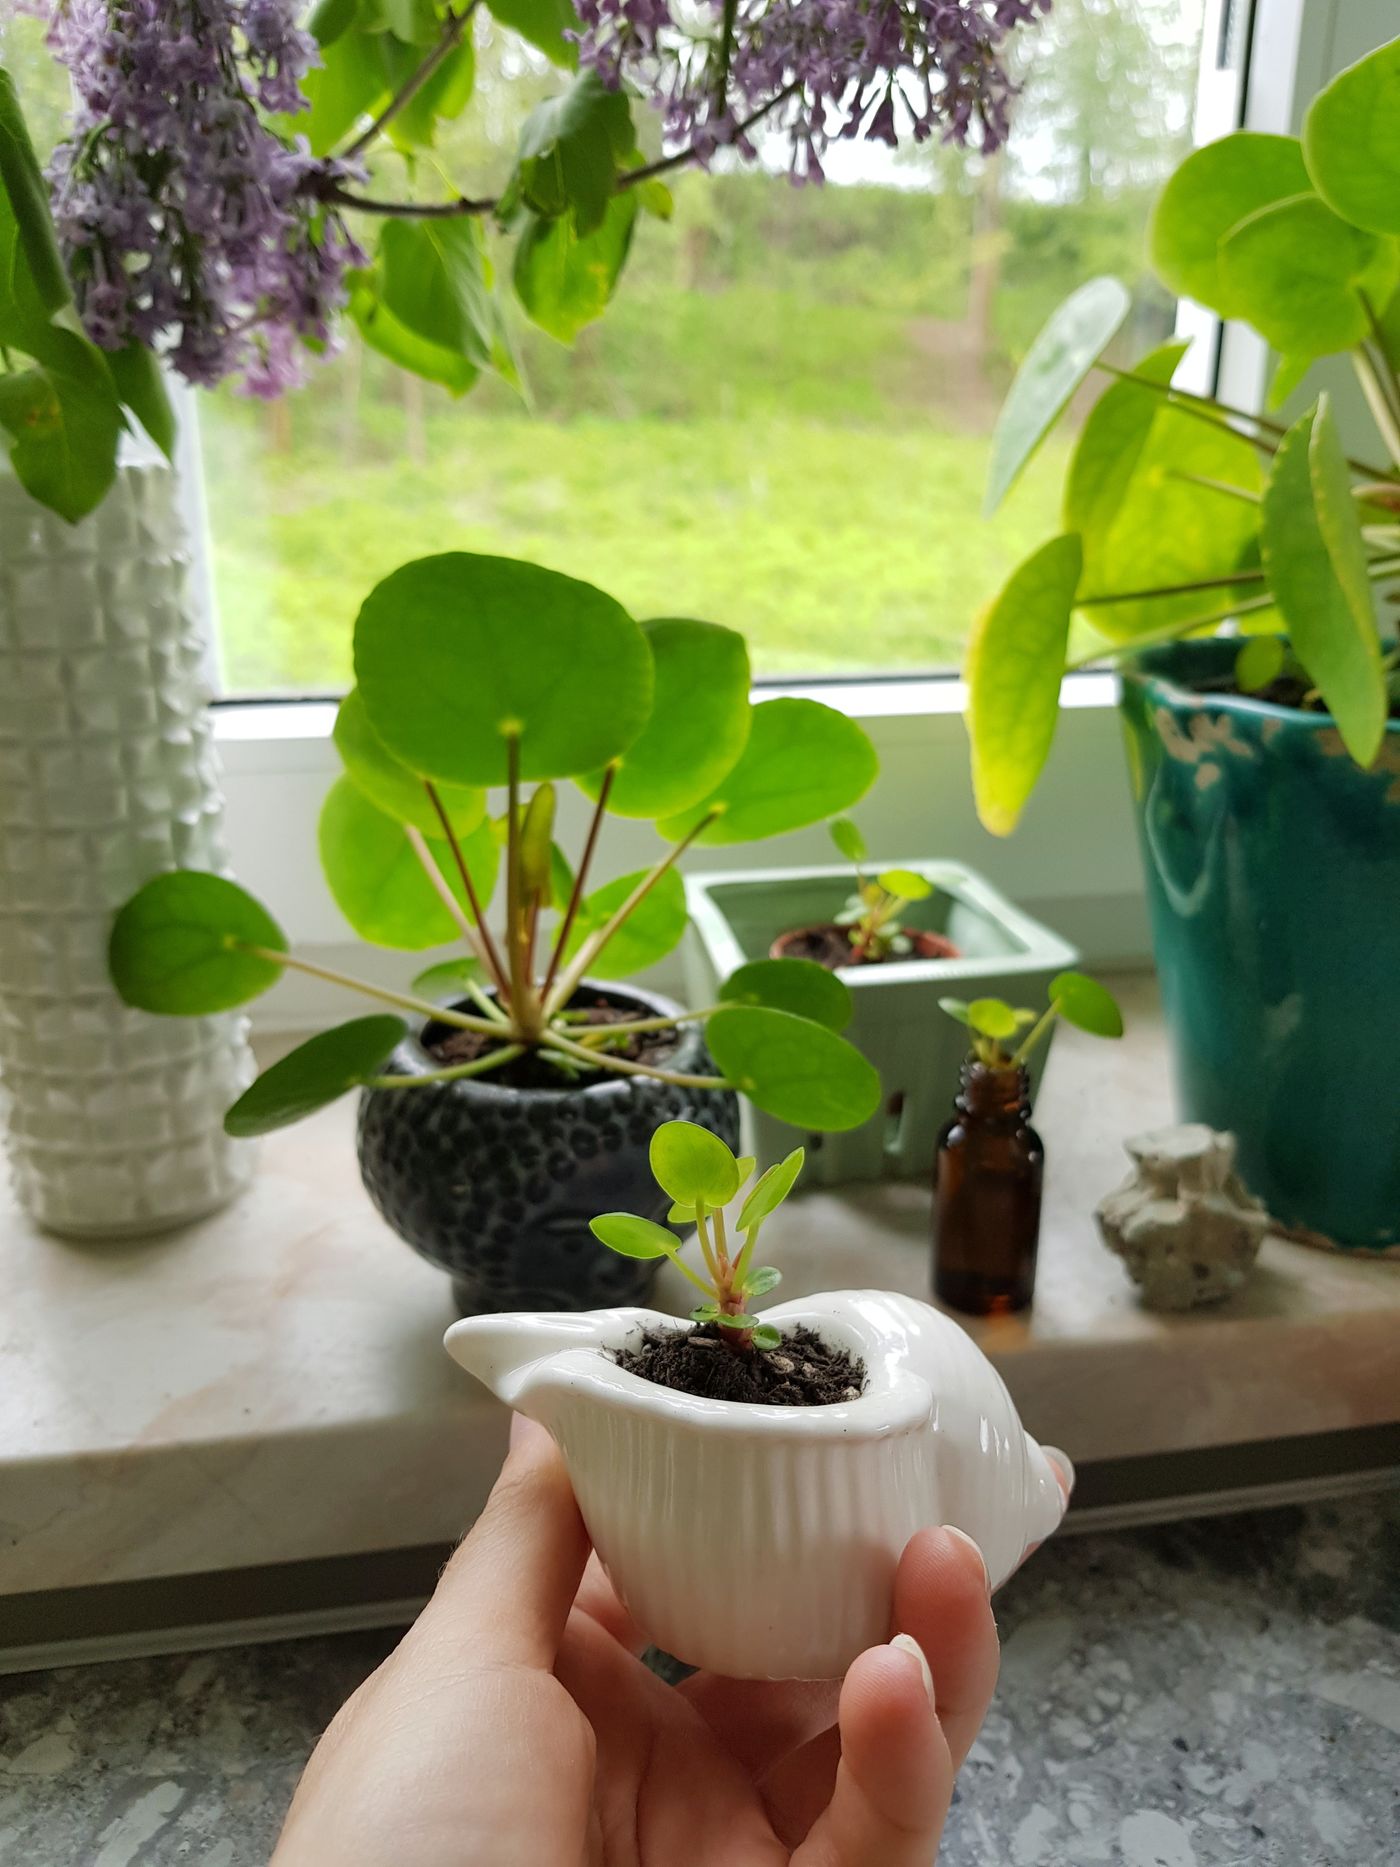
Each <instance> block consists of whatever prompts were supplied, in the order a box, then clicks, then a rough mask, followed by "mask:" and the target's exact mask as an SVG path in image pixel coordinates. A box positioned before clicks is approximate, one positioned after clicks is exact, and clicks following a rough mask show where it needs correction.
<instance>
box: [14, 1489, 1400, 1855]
mask: <svg viewBox="0 0 1400 1867" xmlns="http://www.w3.org/2000/svg"><path fill="white" fill-rule="evenodd" d="M997 1605H998V1618H999V1620H1000V1623H1001V1628H1002V1638H1003V1659H1002V1674H1001V1685H1000V1687H999V1689H998V1693H997V1698H996V1702H995V1704H994V1705H993V1708H992V1711H991V1714H990V1716H989V1718H988V1720H987V1723H986V1726H985V1727H984V1730H983V1733H982V1736H981V1738H980V1740H979V1741H978V1743H977V1745H976V1747H975V1749H974V1750H973V1752H972V1755H971V1758H970V1759H969V1762H968V1764H967V1767H966V1769H965V1770H964V1772H963V1775H962V1779H961V1783H960V1785H959V1791H958V1797H957V1801H956V1804H955V1806H954V1809H953V1814H952V1818H951V1821H950V1823H949V1827H948V1832H947V1835H946V1838H945V1842H944V1848H943V1853H942V1855H941V1856H940V1867H1088V1864H1089V1863H1095V1862H1108V1863H1121V1864H1122V1867H1237V1864H1242V1863H1249V1864H1250V1867H1256V1864H1257V1867H1394V1863H1396V1862H1397V1861H1400V1491H1395V1490H1391V1491H1386V1492H1382V1493H1373V1494H1371V1495H1369V1496H1362V1497H1354V1498H1350V1499H1347V1500H1344V1501H1341V1502H1337V1503H1331V1504H1318V1505H1314V1506H1310V1507H1308V1508H1306V1509H1294V1510H1281V1511H1270V1512H1261V1513H1257V1514H1253V1515H1247V1516H1237V1517H1222V1518H1213V1519H1208V1520H1204V1521H1199V1522H1195V1523H1186V1524H1175V1525H1169V1526H1165V1527H1159V1528H1155V1529H1144V1530H1135V1531H1131V1532H1124V1533H1119V1534H1092V1535H1083V1536H1073V1537H1064V1538H1062V1539H1061V1540H1060V1541H1059V1542H1057V1543H1054V1544H1052V1545H1051V1546H1050V1547H1049V1548H1047V1549H1046V1550H1044V1551H1042V1552H1041V1554H1040V1555H1039V1556H1037V1557H1036V1559H1035V1560H1034V1561H1033V1562H1032V1563H1031V1564H1030V1565H1029V1567H1028V1568H1027V1569H1026V1570H1025V1571H1023V1573H1022V1574H1021V1575H1020V1576H1018V1577H1017V1578H1016V1579H1015V1580H1014V1581H1013V1582H1012V1583H1011V1584H1010V1586H1009V1587H1008V1588H1007V1589H1006V1590H1005V1591H1004V1592H1003V1594H1002V1595H1000V1596H999V1597H998V1604H997ZM391 1644H392V1636H391V1635H388V1634H350V1635H342V1636H338V1637H335V1638H329V1639H316V1640H303V1641H291V1642H287V1643H284V1644H277V1645H268V1646H260V1647H247V1648H242V1649H232V1650H229V1651H224V1652H214V1653H202V1654H194V1655H183V1656H179V1657H175V1658H163V1659H147V1660H138V1661H130V1662H121V1663H115V1664H111V1665H104V1666H83V1667H74V1668H70V1669H67V1670H63V1671H58V1672H53V1673H43V1674H40V1673H30V1674H23V1675H19V1676H16V1677H12V1678H8V1679H0V1860H3V1861H5V1862H7V1863H10V1862H12V1863H15V1867H19V1864H20V1863H24V1867H174V1864H175V1863H191V1864H194V1863H198V1867H262V1864H263V1863H265V1862H266V1860H267V1857H268V1855H269V1853H270V1852H271V1849H272V1844H273V1841H274V1838H275V1836H276V1834H277V1830H278V1826H279V1823H280V1821H281V1818H282V1814H283V1811H284V1809H285V1808H286V1805H287V1802H288V1800H289V1798H290V1796H291V1792H292V1788H293V1786H294V1784H295V1782H296V1779H297V1776H298V1773H299V1771H300V1769H301V1766H302V1763H303V1761H304V1759H305V1757H306V1755H307V1753H308V1752H309V1750H310V1749H311V1746H312V1744H313V1742H314V1741H315V1738H316V1736H317V1734H318V1732H319V1731H320V1730H321V1729H322V1727H323V1726H324V1725H325V1724H326V1722H327V1720H328V1719H329V1718H330V1716H331V1715H332V1713H333V1712H334V1711H335V1709H336V1707H337V1706H338V1705H339V1704H340V1702H341V1701H342V1700H343V1699H344V1698H345V1697H346V1696H347V1695H348V1694H349V1693H350V1691H351V1690H352V1689H353V1688H354V1686H355V1685H356V1684H357V1683H358V1681H359V1680H360V1679H361V1678H362V1677H363V1676H364V1674H365V1673H366V1672H368V1671H369V1670H370V1669H371V1668H372V1667H373V1666H374V1665H375V1664H376V1663H377V1661H378V1660H379V1659H380V1657H381V1656H382V1655H383V1654H384V1652H385V1651H387V1649H388V1647H389V1646H390V1645H391ZM471 1867H490V1863H489V1862H486V1861H479V1862H473V1863H471ZM540 1867H550V1863H545V1862H542V1863H541V1864H540ZM676 1867H683V1864H682V1863H677V1864H676Z"/></svg>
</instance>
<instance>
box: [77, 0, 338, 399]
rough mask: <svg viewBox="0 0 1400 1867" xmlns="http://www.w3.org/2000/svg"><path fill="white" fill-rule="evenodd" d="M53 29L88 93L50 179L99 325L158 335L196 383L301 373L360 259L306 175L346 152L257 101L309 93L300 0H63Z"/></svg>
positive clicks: (284, 382)
mask: <svg viewBox="0 0 1400 1867" xmlns="http://www.w3.org/2000/svg"><path fill="white" fill-rule="evenodd" d="M49 43H50V45H51V46H52V48H53V50H54V52H55V54H56V55H57V57H58V58H59V60H60V61H61V62H62V63H63V64H64V65H65V66H66V67H67V68H68V71H69V72H70V74H71V75H72V78H73V82H74V86H75V89H76V91H77V95H78V105H77V113H76V120H75V124H74V131H73V135H72V136H71V137H70V138H69V140H68V141H67V142H65V143H64V144H62V145H61V147H60V148H59V150H58V151H57V153H56V155H55V157H54V163H53V168H52V170H51V181H52V183H53V189H54V211H55V219H56V222H57V225H58V229H59V234H60V237H61V239H62V241H63V244H64V247H65V249H66V252H67V255H68V259H69V266H70V271H71V274H72V278H73V286H74V292H75V294H76V297H77V301H78V307H79V310H80V311H81V313H82V317H83V322H84V324H85V326H86V327H87V330H88V332H89V334H90V335H91V336H92V338H93V339H94V341H95V342H97V343H98V344H101V345H102V346H103V347H104V348H105V349H108V350H116V349H120V348H122V347H123V346H124V345H125V344H127V343H130V342H131V341H133V340H135V341H137V342H139V343H142V344H145V345H148V346H152V347H157V348H160V349H162V350H163V351H165V352H166V353H167V354H168V355H169V358H170V360H171V362H172V363H173V364H174V365H175V367H176V368H177V369H178V370H179V371H180V373H181V374H182V375H184V376H185V377H187V378H188V379H189V380H190V381H191V382H194V383H200V384H205V385H212V384H214V383H217V382H220V381H222V380H223V379H224V378H225V377H227V376H241V378H242V384H243V387H244V388H245V389H247V390H248V391H249V392H250V393H252V394H254V395H261V396H274V395H278V394H280V393H281V392H282V391H283V390H284V389H286V388H289V387H291V386H293V385H294V384H295V383H297V382H298V381H299V380H300V373H301V370H300V364H301V357H302V354H303V345H304V343H305V342H306V341H310V342H313V343H317V344H325V343H327V342H329V341H330V338H331V332H332V323H333V320H334V317H335V313H336V312H337V310H338V309H339V308H340V306H341V304H342V303H343V301H344V276H345V272H346V269H347V268H348V267H350V266H355V265H363V264H364V263H365V262H364V255H363V254H362V253H361V251H360V250H359V248H358V247H357V245H356V244H355V242H354V240H353V239H352V238H351V237H350V235H349V233H348V231H347V230H346V228H345V225H344V223H343V221H342V220H341V219H340V217H339V215H338V214H336V213H334V212H330V211H328V210H327V209H326V208H325V207H323V206H321V205H320V204H319V202H318V200H317V198H316V197H317V192H318V191H317V189H316V188H314V187H312V186H310V185H309V183H310V182H311V181H312V180H313V179H314V180H316V181H317V182H324V181H330V182H335V181H338V180H341V179H344V178H345V177H346V176H347V174H348V171H347V170H346V168H345V166H344V165H343V164H334V163H331V164H327V163H325V162H323V161H320V160H318V159H317V158H315V157H313V156H312V155H311V153H310V151H309V148H308V147H307V144H306V141H305V138H298V139H297V140H296V142H295V143H291V144H289V143H288V142H286V141H284V140H283V139H282V138H280V137H279V136H277V135H275V134H274V133H273V131H272V130H271V129H270V128H268V126H267V125H266V124H265V123H264V122H263V120H262V118H261V117H260V115H259V112H260V111H266V112H269V113H274V112H278V113H288V114H289V113H291V112H293V111H296V110H300V109H302V108H303V107H304V100H303V98H302V95H301V91H300V88H299V81H300V79H301V78H302V77H303V76H304V74H305V73H306V72H307V70H308V69H309V68H310V67H311V66H312V65H313V64H314V63H315V62H316V59H317V52H316V46H315V42H314V41H313V40H312V39H311V37H310V36H309V35H308V34H307V33H305V32H303V31H302V30H301V29H300V28H299V27H298V26H297V23H296V0H56V3H55V4H54V5H53V6H52V9H51V12H50V29H49Z"/></svg>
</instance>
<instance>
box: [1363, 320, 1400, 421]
mask: <svg viewBox="0 0 1400 1867" xmlns="http://www.w3.org/2000/svg"><path fill="white" fill-rule="evenodd" d="M1357 296H1358V297H1359V298H1360V300H1361V303H1362V304H1363V306H1364V307H1365V310H1366V322H1367V323H1368V324H1369V325H1370V327H1371V342H1372V344H1373V345H1374V346H1375V351H1376V357H1377V368H1378V369H1379V370H1381V371H1383V372H1384V375H1385V378H1386V380H1387V382H1388V383H1389V386H1390V405H1391V407H1392V408H1393V409H1394V410H1395V412H1396V414H1397V416H1400V376H1397V374H1396V371H1395V365H1394V363H1393V362H1392V361H1391V357H1390V348H1389V346H1388V345H1387V343H1386V340H1385V332H1384V330H1382V328H1381V321H1380V319H1379V318H1378V317H1377V315H1376V307H1375V306H1374V305H1373V304H1372V303H1371V299H1370V296H1369V294H1368V293H1366V292H1359V293H1358V294H1357Z"/></svg>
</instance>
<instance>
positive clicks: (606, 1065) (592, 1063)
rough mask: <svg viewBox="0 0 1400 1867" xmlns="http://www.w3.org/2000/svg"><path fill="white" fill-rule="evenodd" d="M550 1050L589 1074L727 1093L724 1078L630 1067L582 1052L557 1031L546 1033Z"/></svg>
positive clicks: (624, 1060) (621, 1061)
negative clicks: (608, 1073) (601, 1072)
mask: <svg viewBox="0 0 1400 1867" xmlns="http://www.w3.org/2000/svg"><path fill="white" fill-rule="evenodd" d="M549 1044H550V1048H551V1049H554V1050H562V1051H563V1053H564V1055H565V1056H566V1057H572V1058H573V1059H574V1061H575V1062H581V1063H586V1064H587V1065H588V1067H589V1069H591V1070H614V1071H616V1072H617V1073H618V1074H619V1075H621V1076H650V1077H653V1078H654V1079H655V1080H656V1081H657V1082H661V1083H679V1084H680V1086H681V1087H682V1088H683V1089H727V1088H728V1087H729V1084H728V1082H727V1081H726V1080H725V1078H724V1077H723V1076H686V1075H683V1074H682V1073H681V1072H680V1071H679V1070H660V1069H656V1068H654V1067H653V1066H652V1065H651V1064H650V1063H633V1062H632V1060H631V1058H630V1057H610V1056H609V1055H608V1054H607V1052H606V1051H597V1050H585V1049H584V1047H583V1045H582V1044H576V1043H574V1041H573V1040H572V1038H568V1037H561V1036H560V1035H559V1032H558V1031H557V1030H556V1029H551V1030H550V1033H549Z"/></svg>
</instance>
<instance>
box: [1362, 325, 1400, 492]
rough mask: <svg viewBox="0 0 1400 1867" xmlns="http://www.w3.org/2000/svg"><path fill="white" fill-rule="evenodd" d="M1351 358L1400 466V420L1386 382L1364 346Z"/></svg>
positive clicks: (1375, 416) (1384, 435) (1382, 436)
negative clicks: (1392, 403)
mask: <svg viewBox="0 0 1400 1867" xmlns="http://www.w3.org/2000/svg"><path fill="white" fill-rule="evenodd" d="M1351 358H1352V364H1353V366H1354V368H1355V370H1356V375H1357V380H1358V381H1359V382H1360V384H1361V393H1362V394H1363V395H1364V396H1365V398H1366V405H1367V407H1368V408H1369V409H1370V411H1371V414H1372V416H1373V418H1374V420H1375V424H1376V426H1377V427H1378V428H1379V429H1380V431H1381V439H1382V440H1383V441H1384V442H1385V444H1386V446H1387V447H1388V448H1389V449H1390V457H1391V459H1392V460H1393V461H1395V462H1396V464H1397V465H1400V419H1398V418H1397V416H1396V412H1395V410H1394V408H1393V407H1392V406H1391V402H1390V397H1389V395H1388V393H1387V391H1386V385H1385V380H1384V378H1383V377H1382V376H1381V373H1380V371H1379V370H1378V369H1377V367H1376V363H1375V359H1374V358H1373V357H1372V355H1371V353H1370V351H1369V350H1367V349H1365V348H1364V346H1361V345H1358V346H1357V348H1356V349H1355V350H1353V351H1352V353H1351Z"/></svg>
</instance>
